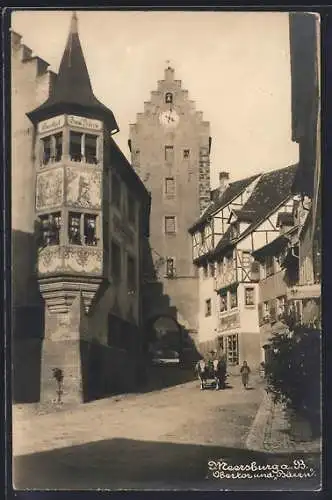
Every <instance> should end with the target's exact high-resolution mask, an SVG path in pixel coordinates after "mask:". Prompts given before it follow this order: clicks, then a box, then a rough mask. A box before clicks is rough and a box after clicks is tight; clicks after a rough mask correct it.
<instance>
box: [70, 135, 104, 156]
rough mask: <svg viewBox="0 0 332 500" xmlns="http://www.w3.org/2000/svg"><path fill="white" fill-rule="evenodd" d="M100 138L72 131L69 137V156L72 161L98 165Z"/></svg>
mask: <svg viewBox="0 0 332 500" xmlns="http://www.w3.org/2000/svg"><path fill="white" fill-rule="evenodd" d="M97 141H98V137H97V136H96V135H92V134H82V133H80V132H73V131H72V130H71V131H70V135H69V155H70V159H71V161H83V160H84V161H85V162H86V163H92V164H96V163H98V159H97Z"/></svg>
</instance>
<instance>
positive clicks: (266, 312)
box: [263, 302, 270, 319]
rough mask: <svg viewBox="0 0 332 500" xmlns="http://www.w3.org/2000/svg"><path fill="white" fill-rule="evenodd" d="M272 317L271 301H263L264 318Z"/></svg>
mask: <svg viewBox="0 0 332 500" xmlns="http://www.w3.org/2000/svg"><path fill="white" fill-rule="evenodd" d="M269 317H270V304H269V302H263V318H264V319H269Z"/></svg>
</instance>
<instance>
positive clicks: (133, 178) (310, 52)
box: [9, 9, 322, 491]
mask: <svg viewBox="0 0 332 500" xmlns="http://www.w3.org/2000/svg"><path fill="white" fill-rule="evenodd" d="M9 40H10V41H9V45H10V68H11V69H10V72H11V99H10V107H9V112H10V119H11V166H10V168H11V260H12V265H11V301H12V319H11V324H12V331H11V353H12V359H11V367H12V368H11V392H12V405H11V406H12V477H13V488H14V490H20V491H21V490H40V491H44V490H69V491H72V490H110V491H115V490H159V491H160V490H161V491H163V490H205V491H213V490H233V491H237V490H245V491H252V490H254V491H258V490H263V491H264V490H297V491H307V490H311V491H318V490H320V489H321V487H322V485H321V482H322V387H321V385H322V382H321V378H322V376H321V372H322V352H321V349H322V346H321V344H322V339H321V335H322V326H321V251H322V250H321V138H320V136H321V124H320V123H321V122H320V114H321V105H320V100H321V67H320V64H321V63H320V16H319V15H318V14H315V13H312V12H268V11H264V12H253V11H251V12H249V11H243V12H241V11H234V12H233V11H227V12H226V11H194V10H192V11H184V10H183V11H180V10H177V11H175V10H174V11H166V10H165V11H153V10H151V11H148V10H139V9H138V10H120V9H119V10H98V9H95V10H83V9H81V10H80V9H79V10H77V11H72V10H64V9H63V10H60V9H58V10H56V9H54V10H51V9H50V10H33V9H15V10H14V11H12V12H11V16H10V34H9Z"/></svg>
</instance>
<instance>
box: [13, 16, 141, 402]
mask: <svg viewBox="0 0 332 500" xmlns="http://www.w3.org/2000/svg"><path fill="white" fill-rule="evenodd" d="M15 41H16V45H17V43H19V42H18V40H17V37H16V38H15V35H14V42H15ZM16 45H15V43H14V44H13V51H14V57H15V53H16V52H17V47H16ZM23 50H26V49H23ZM16 57H18V56H16ZM38 61H39V60H38ZM22 64H24V62H23V63H22V61H21V65H22ZM42 68H43V70H44V73H46V69H47V63H44V66H43V67H42ZM20 71H21V66H20V64H19V62H17V65H16V66H15V65H14V66H13V81H17V82H18V83H17V88H18V90H19V89H20V88H22V89H23V94H20V95H23V96H24V92H26V93H27V94H29V92H30V88H29V84H30V82H29V79H28V81H27V83H26V81H25V78H24V76H23V75H22V74H20ZM21 73H22V71H21ZM35 78H36V80H37V81H38V75H37V76H36V77H35ZM44 78H45V80H46V76H44ZM53 80H54V82H53V83H54V84H53V85H51V86H50V85H48V87H47V86H46V87H45V92H44V94H42V95H41V96H40V100H39V101H38V102H33V101H32V100H28V102H27V103H26V104H25V105H24V106H22V108H21V114H23V113H27V118H23V117H21V118H20V119H21V120H22V121H26V120H28V119H29V120H30V125H29V126H28V128H29V130H31V137H32V140H31V141H26V143H25V147H26V149H25V150H24V151H23V150H21V149H20V147H21V146H22V145H21V144H20V143H18V142H17V141H16V136H15V132H16V129H15V128H14V129H13V150H15V152H16V153H15V154H14V155H13V172H14V173H15V176H13V206H14V214H13V230H14V231H13V232H15V227H16V226H17V227H20V220H21V217H23V222H22V225H24V227H26V228H27V229H30V232H31V235H32V237H31V239H32V240H33V242H34V256H33V257H32V258H31V260H30V261H28V259H27V258H26V256H25V254H23V251H22V247H21V248H19V247H17V246H15V241H14V256H13V267H14V268H15V266H16V264H17V262H20V263H21V265H22V268H24V270H25V273H26V276H27V278H26V281H25V282H24V283H22V285H21V288H24V287H27V289H28V293H29V290H32V289H35V290H36V295H37V297H38V301H39V302H38V304H39V307H40V306H42V307H40V312H41V313H42V317H43V324H42V328H41V329H40V332H39V334H35V337H36V338H35V339H34V346H35V347H34V349H35V352H34V356H33V359H30V360H29V362H25V363H23V365H22V364H21V362H22V360H24V358H25V356H24V349H25V348H26V347H25V346H26V345H28V344H27V342H28V340H27V337H28V336H29V332H27V330H26V326H25V325H24V314H22V319H23V321H22V323H21V324H20V325H19V328H16V330H18V329H19V330H20V332H19V334H18V336H19V337H20V338H23V343H22V342H21V341H20V340H18V339H17V338H14V387H15V386H16V387H17V391H16V394H17V396H16V397H15V391H14V398H15V399H16V400H21V401H23V400H29V399H34V400H40V401H41V402H45V403H48V402H50V401H51V400H52V399H56V397H57V394H58V396H59V391H61V397H62V399H63V401H64V402H66V403H77V402H84V401H87V400H89V399H93V398H95V397H99V396H102V395H104V394H109V393H112V392H114V391H119V390H120V391H121V390H129V389H131V388H134V387H136V385H137V382H138V379H139V374H140V368H141V361H142V350H143V340H142V328H141V327H142V296H141V287H140V284H141V282H142V263H143V249H144V248H145V247H146V240H147V238H148V232H149V211H150V196H149V193H148V192H147V190H146V188H145V187H144V185H143V183H142V182H141V181H140V179H139V177H138V176H137V175H136V174H135V172H134V170H133V169H132V167H131V165H130V164H129V162H128V161H127V160H126V158H125V156H124V155H123V153H122V152H121V151H120V149H119V148H118V146H117V145H116V143H115V142H114V140H113V137H112V135H114V134H115V133H116V132H117V131H118V130H119V129H118V125H117V122H116V120H115V117H114V115H113V113H112V111H111V110H110V109H108V108H106V107H105V106H104V105H103V104H102V103H100V102H99V101H98V100H97V99H96V97H95V96H94V94H93V91H92V87H91V83H90V78H89V74H88V70H87V67H86V64H85V60H84V55H83V52H82V48H81V44H80V40H79V35H78V21H77V17H76V15H75V14H74V15H73V18H72V21H71V27H70V33H69V36H68V40H67V44H66V47H65V50H64V54H63V57H62V60H61V64H60V67H59V72H58V75H56V76H54V78H53ZM38 83H39V82H38ZM46 83H47V80H46V82H45V85H46ZM36 85H37V84H36ZM19 86H20V87H19ZM33 90H35V88H34V86H33V85H32V91H33ZM29 95H30V94H29ZM19 98H22V97H19ZM13 107H16V108H17V109H16V113H17V115H18V116H19V113H20V108H19V107H18V103H17V102H16V95H15V93H14V95H13ZM28 123H29V122H27V124H28ZM31 124H32V126H31ZM15 127H17V125H15ZM28 137H29V136H28ZM20 154H24V155H25V156H26V157H27V158H29V159H30V163H29V165H28V167H29V171H28V173H25V172H24V171H23V167H24V165H22V164H21V163H20V160H19V155H20ZM20 174H21V175H27V182H26V185H25V193H27V194H26V197H27V200H26V201H25V208H26V210H25V211H24V213H23V212H22V209H21V215H20V212H19V211H18V204H19V202H20V199H21V198H22V196H23V194H22V192H23V186H22V184H21V180H20ZM14 217H15V218H14ZM25 218H26V219H27V220H25ZM28 223H30V227H29V226H28ZM19 292H20V287H19V286H16V287H15V286H14V297H15V299H14V303H17V304H18V305H20V304H21V303H22V301H23V298H22V294H21V295H20V293H19ZM23 303H24V301H23ZM14 316H15V310H14ZM33 326H34V323H33V324H32V327H33ZM15 354H16V355H15ZM38 355H39V359H38ZM32 364H33V366H34V370H39V374H37V375H39V381H38V376H36V377H35V380H32V378H31V375H30V373H29V368H30V365H32ZM56 373H58V374H59V373H60V375H61V376H60V378H59V377H58V380H56V377H55V375H56ZM59 380H60V389H59V386H58V385H57V383H58V382H59ZM24 381H26V384H28V385H29V387H26V386H24V383H25V382H24ZM37 382H38V383H37ZM37 385H38V387H37ZM31 386H35V387H36V389H35V391H34V395H33V396H31ZM57 391H58V392H57Z"/></svg>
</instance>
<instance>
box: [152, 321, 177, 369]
mask: <svg viewBox="0 0 332 500" xmlns="http://www.w3.org/2000/svg"><path fill="white" fill-rule="evenodd" d="M145 332H146V336H145V338H146V346H145V347H146V351H147V353H148V354H149V356H150V358H151V359H154V360H160V361H164V362H174V363H176V362H177V363H180V362H181V359H182V353H183V344H184V332H183V329H182V327H181V325H180V324H179V323H178V322H177V321H176V319H175V318H173V317H172V316H168V315H167V314H157V315H154V316H152V317H151V318H149V319H148V320H147V321H146V324H145Z"/></svg>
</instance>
